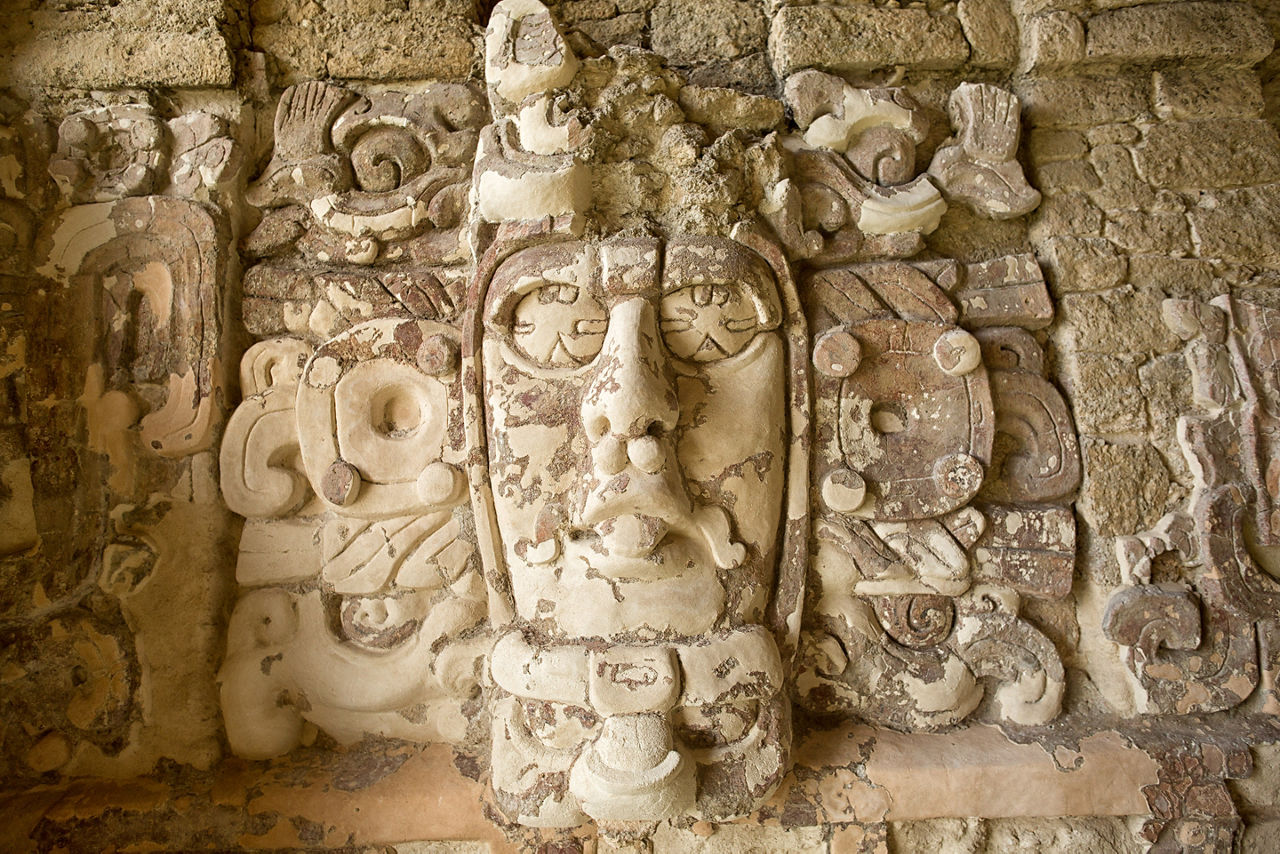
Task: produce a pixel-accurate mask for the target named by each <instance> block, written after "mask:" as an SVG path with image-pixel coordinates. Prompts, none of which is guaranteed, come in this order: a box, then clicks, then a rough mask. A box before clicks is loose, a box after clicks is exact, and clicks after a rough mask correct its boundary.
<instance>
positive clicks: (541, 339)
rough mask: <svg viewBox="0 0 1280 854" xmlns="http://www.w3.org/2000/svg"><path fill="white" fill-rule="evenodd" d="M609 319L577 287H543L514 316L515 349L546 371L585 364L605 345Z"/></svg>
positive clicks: (513, 337) (598, 306) (591, 297)
mask: <svg viewBox="0 0 1280 854" xmlns="http://www.w3.org/2000/svg"><path fill="white" fill-rule="evenodd" d="M608 325H609V318H608V315H606V314H605V311H604V308H603V307H601V305H600V303H599V302H597V301H596V299H595V297H593V296H592V295H591V294H590V293H588V292H587V291H585V290H583V289H582V288H579V287H575V286H574V285H555V284H552V285H543V286H542V287H540V288H538V289H537V290H535V291H532V292H530V293H528V294H526V295H525V296H524V297H523V298H522V299H521V300H520V302H519V303H517V304H516V307H515V311H514V312H513V313H512V320H511V337H512V339H513V341H514V343H515V346H516V349H517V350H519V351H520V353H521V354H522V355H523V356H525V357H526V358H527V359H529V360H530V361H532V362H534V363H535V364H537V365H540V366H542V367H544V368H567V367H576V366H578V365H585V364H586V363H587V362H590V361H591V360H592V359H594V358H595V357H596V354H597V353H599V352H600V348H601V346H603V345H604V333H605V330H606V329H607V328H608Z"/></svg>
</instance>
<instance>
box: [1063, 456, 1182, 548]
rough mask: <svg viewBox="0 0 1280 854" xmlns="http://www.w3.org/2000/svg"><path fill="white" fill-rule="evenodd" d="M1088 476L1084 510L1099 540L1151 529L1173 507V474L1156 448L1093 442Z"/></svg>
mask: <svg viewBox="0 0 1280 854" xmlns="http://www.w3.org/2000/svg"><path fill="white" fill-rule="evenodd" d="M1084 472H1085V474H1084V484H1083V485H1082V486H1081V488H1080V502H1079V504H1078V507H1079V511H1080V515H1081V517H1082V518H1083V519H1084V521H1085V522H1087V523H1088V524H1089V526H1090V527H1091V528H1093V529H1094V530H1095V531H1096V532H1097V533H1098V535H1099V536H1103V537H1112V536H1117V535H1124V534H1133V533H1136V532H1138V531H1141V530H1143V529H1145V528H1149V527H1150V526H1152V525H1154V524H1155V522H1156V520H1157V519H1159V518H1160V517H1161V516H1163V515H1164V513H1165V510H1166V509H1167V507H1166V503H1167V501H1168V497H1169V471H1168V468H1167V467H1166V466H1165V464H1164V462H1163V461H1162V460H1161V458H1160V454H1159V453H1158V452H1157V451H1156V450H1155V448H1153V447H1151V446H1150V445H1145V444H1107V443H1102V442H1087V443H1085V446H1084Z"/></svg>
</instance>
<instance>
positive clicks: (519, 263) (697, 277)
mask: <svg viewBox="0 0 1280 854" xmlns="http://www.w3.org/2000/svg"><path fill="white" fill-rule="evenodd" d="M542 284H566V285H574V286H576V287H585V288H591V289H593V290H599V291H601V292H602V293H604V294H606V295H613V296H625V295H630V294H635V295H646V294H647V295H656V294H657V293H659V292H663V291H671V290H676V289H678V288H682V287H686V286H688V285H699V284H735V285H738V286H740V287H743V288H745V289H746V290H747V292H748V293H750V295H751V296H752V298H753V300H754V301H756V302H758V303H760V304H762V305H767V306H771V307H773V309H772V311H775V312H776V310H777V305H778V295H777V285H776V280H775V277H774V274H773V270H772V269H771V268H770V267H769V264H768V263H767V262H766V261H765V260H764V259H763V258H761V257H760V256H759V255H758V254H756V253H755V252H754V251H752V250H751V249H750V248H748V247H746V246H744V245H743V244H741V243H738V242H737V241H735V240H731V239H729V238H724V237H705V236H682V237H672V238H669V239H667V240H666V241H665V242H664V241H663V240H661V239H659V238H647V237H642V238H622V239H615V240H606V241H599V242H596V241H566V242H563V243H556V244H549V245H544V246H535V247H530V248H528V249H522V250H520V251H518V252H515V253H513V254H512V255H511V256H509V257H508V258H506V259H505V260H504V261H503V262H502V263H501V264H500V265H499V266H498V269H497V270H496V271H495V272H494V275H493V279H492V282H491V284H490V287H489V290H488V295H487V297H486V300H485V302H486V305H488V306H493V305H495V304H496V303H497V302H498V301H500V300H501V299H502V297H503V295H505V294H509V293H512V292H516V293H520V292H525V291H527V290H529V289H531V288H534V287H538V286H539V285H542ZM771 313H772V312H771Z"/></svg>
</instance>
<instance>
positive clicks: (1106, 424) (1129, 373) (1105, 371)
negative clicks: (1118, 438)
mask: <svg viewBox="0 0 1280 854" xmlns="http://www.w3.org/2000/svg"><path fill="white" fill-rule="evenodd" d="M1144 358H1145V356H1103V355H1097V354H1094V353H1079V354H1077V355H1076V356H1075V357H1074V358H1072V359H1069V360H1068V363H1067V383H1068V388H1067V391H1068V394H1069V395H1070V397H1071V402H1072V409H1073V410H1074V413H1075V417H1076V428H1077V429H1078V430H1079V431H1080V432H1081V433H1092V434H1094V435H1098V434H1112V433H1136V432H1138V431H1141V430H1146V428H1147V413H1146V411H1145V410H1144V409H1143V408H1142V407H1140V406H1135V405H1134V403H1135V401H1137V400H1139V399H1140V398H1141V395H1142V391H1141V388H1140V386H1139V383H1138V366H1139V364H1141V362H1142V360H1143V359H1144Z"/></svg>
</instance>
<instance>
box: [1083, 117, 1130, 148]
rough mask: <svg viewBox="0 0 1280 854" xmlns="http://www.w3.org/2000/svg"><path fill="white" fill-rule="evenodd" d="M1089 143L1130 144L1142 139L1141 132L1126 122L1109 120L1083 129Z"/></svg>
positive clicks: (1096, 144)
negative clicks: (1103, 123)
mask: <svg viewBox="0 0 1280 854" xmlns="http://www.w3.org/2000/svg"><path fill="white" fill-rule="evenodd" d="M1085 136H1086V137H1087V138H1088V140H1089V144H1090V145H1095V146H1098V145H1132V144H1133V143H1135V142H1137V141H1138V140H1140V139H1142V133H1141V132H1140V131H1139V130H1138V129H1137V128H1136V127H1134V126H1133V125H1131V124H1129V123H1128V122H1111V123H1110V124H1105V125H1095V126H1094V127H1091V128H1089V130H1087V131H1085Z"/></svg>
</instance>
